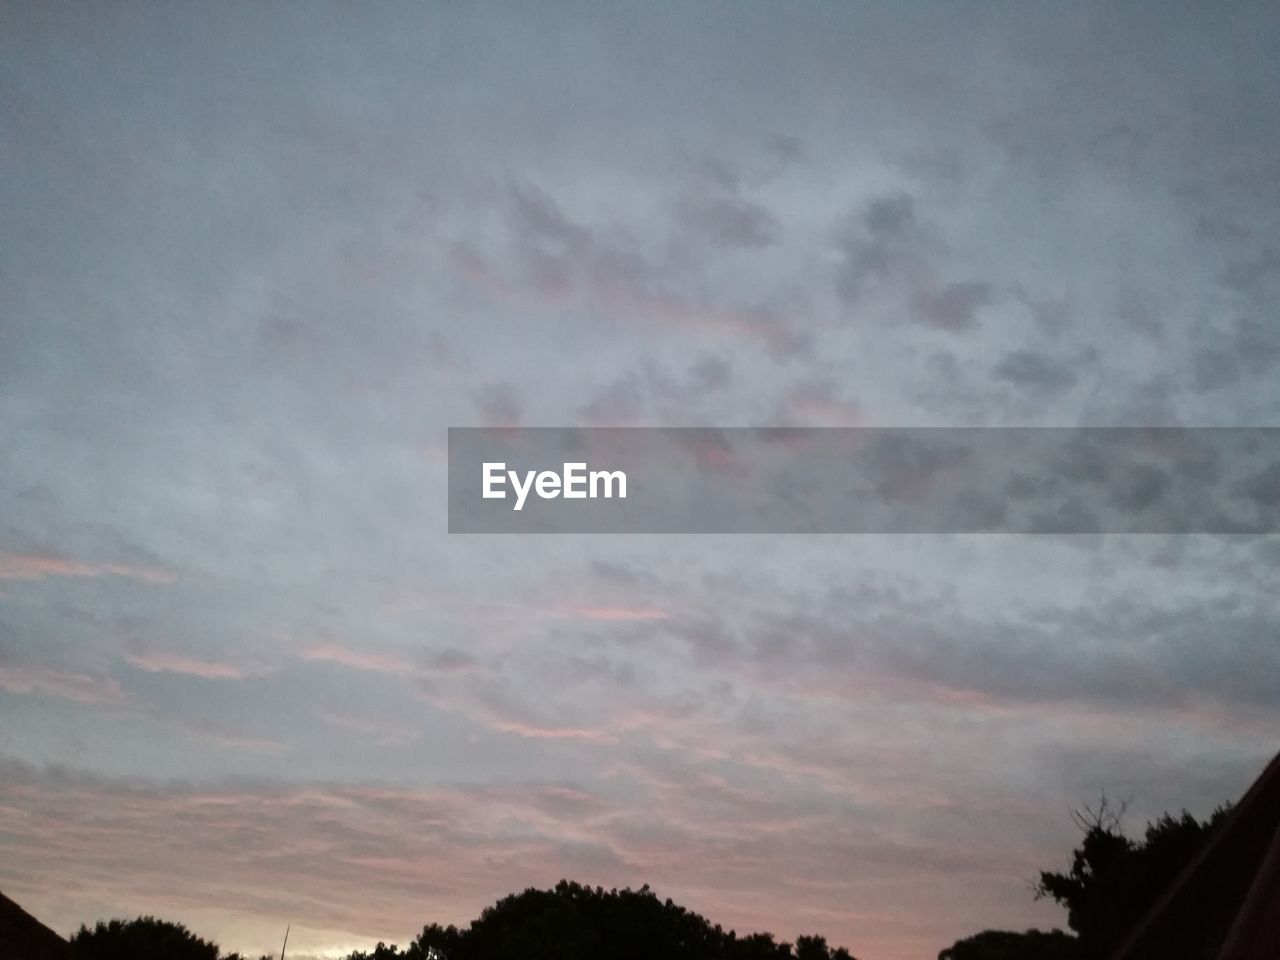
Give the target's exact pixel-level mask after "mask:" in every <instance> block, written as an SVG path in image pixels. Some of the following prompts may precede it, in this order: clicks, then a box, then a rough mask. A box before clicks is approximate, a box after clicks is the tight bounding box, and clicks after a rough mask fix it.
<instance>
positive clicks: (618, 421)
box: [578, 373, 644, 427]
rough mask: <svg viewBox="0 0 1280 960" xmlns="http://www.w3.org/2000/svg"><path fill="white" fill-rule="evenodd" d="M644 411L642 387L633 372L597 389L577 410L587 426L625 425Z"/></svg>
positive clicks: (634, 420)
mask: <svg viewBox="0 0 1280 960" xmlns="http://www.w3.org/2000/svg"><path fill="white" fill-rule="evenodd" d="M643 412H644V388H643V387H642V385H641V382H640V377H639V376H638V375H636V374H634V373H631V374H627V375H626V376H622V377H619V378H618V379H617V380H614V381H613V382H612V383H610V384H609V385H608V386H606V387H604V388H603V389H601V390H599V391H597V392H596V393H595V395H594V396H592V398H591V399H590V400H588V401H587V403H586V404H585V405H583V406H582V407H581V408H580V409H579V411H578V419H579V420H581V421H582V423H583V424H585V425H587V426H599V427H608V426H627V425H630V424H634V423H635V422H636V421H637V420H639V419H640V415H641V413H643Z"/></svg>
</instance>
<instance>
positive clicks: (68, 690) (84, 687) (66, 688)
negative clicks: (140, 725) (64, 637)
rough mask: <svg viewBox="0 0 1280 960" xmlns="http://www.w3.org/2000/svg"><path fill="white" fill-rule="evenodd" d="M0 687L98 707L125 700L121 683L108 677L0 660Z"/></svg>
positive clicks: (29, 694) (18, 692)
mask: <svg viewBox="0 0 1280 960" xmlns="http://www.w3.org/2000/svg"><path fill="white" fill-rule="evenodd" d="M0 689H3V690H6V691H7V692H9V693H12V694H19V695H27V696H39V697H53V698H56V699H59V700H70V701H71V702H73V703H86V704H96V705H99V706H112V705H115V704H119V703H121V702H123V700H124V694H123V692H122V691H121V689H120V684H119V683H118V682H117V681H116V680H115V679H114V678H112V677H109V676H103V675H97V674H87V673H81V672H78V671H75V670H67V669H60V668H58V667H53V666H47V665H40V664H22V663H13V662H8V661H2V660H0Z"/></svg>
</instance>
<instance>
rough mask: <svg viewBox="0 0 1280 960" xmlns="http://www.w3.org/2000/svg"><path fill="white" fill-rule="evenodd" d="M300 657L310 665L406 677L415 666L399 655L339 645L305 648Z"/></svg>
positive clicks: (320, 644)
mask: <svg viewBox="0 0 1280 960" xmlns="http://www.w3.org/2000/svg"><path fill="white" fill-rule="evenodd" d="M298 656H299V657H301V658H302V659H303V660H305V661H307V662H308V663H329V664H334V665H336V666H341V667H350V668H351V669H353V670H365V671H368V672H370V673H388V674H396V675H405V674H410V673H413V672H414V667H413V664H411V663H410V662H409V661H408V660H406V659H405V658H404V657H402V656H400V655H399V654H397V653H389V652H384V651H377V650H353V649H352V648H350V647H346V646H343V645H342V644H338V643H317V644H312V645H311V646H308V647H305V648H303V649H302V650H301V651H300V652H299V654H298Z"/></svg>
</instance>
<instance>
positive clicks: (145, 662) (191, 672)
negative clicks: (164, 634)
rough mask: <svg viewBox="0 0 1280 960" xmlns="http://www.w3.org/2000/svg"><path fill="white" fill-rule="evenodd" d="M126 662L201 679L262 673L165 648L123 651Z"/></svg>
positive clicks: (227, 678)
mask: <svg viewBox="0 0 1280 960" xmlns="http://www.w3.org/2000/svg"><path fill="white" fill-rule="evenodd" d="M124 659H125V661H126V662H127V663H128V664H129V665H130V666H133V667H136V668H137V669H139V670H144V671H146V672H147V673H180V674H183V675H185V676H189V677H200V678H201V679H204V680H242V679H244V678H245V677H259V676H262V675H263V670H262V669H261V668H254V667H250V666H248V665H245V664H237V663H232V662H230V661H226V660H212V659H205V658H201V657H192V656H187V655H184V654H181V653H178V652H175V651H168V650H137V651H132V652H129V653H126V654H124Z"/></svg>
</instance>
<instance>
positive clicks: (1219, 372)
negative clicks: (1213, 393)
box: [1191, 350, 1240, 390]
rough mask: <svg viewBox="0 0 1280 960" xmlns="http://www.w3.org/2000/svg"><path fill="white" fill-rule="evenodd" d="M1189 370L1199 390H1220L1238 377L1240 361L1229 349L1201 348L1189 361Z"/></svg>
mask: <svg viewBox="0 0 1280 960" xmlns="http://www.w3.org/2000/svg"><path fill="white" fill-rule="evenodd" d="M1191 372H1192V376H1193V377H1194V379H1195V384H1196V388H1197V389H1199V390H1220V389H1222V388H1223V387H1229V386H1231V385H1232V384H1234V383H1236V382H1237V381H1239V379H1240V361H1239V360H1238V359H1237V357H1236V354H1235V353H1234V352H1233V351H1230V350H1201V351H1198V352H1197V353H1196V354H1195V355H1194V356H1193V357H1192V361H1191Z"/></svg>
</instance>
